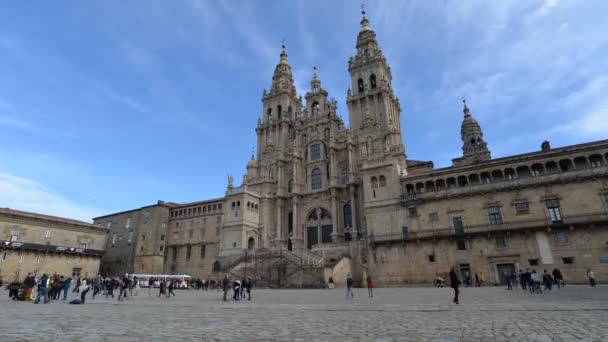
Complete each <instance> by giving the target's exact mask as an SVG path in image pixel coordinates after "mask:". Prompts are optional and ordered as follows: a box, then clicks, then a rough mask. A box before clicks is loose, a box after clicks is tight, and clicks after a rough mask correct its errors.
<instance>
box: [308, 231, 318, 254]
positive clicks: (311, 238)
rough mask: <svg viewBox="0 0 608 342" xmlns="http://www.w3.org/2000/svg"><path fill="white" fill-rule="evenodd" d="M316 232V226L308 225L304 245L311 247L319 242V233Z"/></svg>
mask: <svg viewBox="0 0 608 342" xmlns="http://www.w3.org/2000/svg"><path fill="white" fill-rule="evenodd" d="M317 234H318V233H317V227H308V230H307V234H306V237H307V239H306V245H307V246H308V249H312V246H313V245H316V244H318V243H319V235H317Z"/></svg>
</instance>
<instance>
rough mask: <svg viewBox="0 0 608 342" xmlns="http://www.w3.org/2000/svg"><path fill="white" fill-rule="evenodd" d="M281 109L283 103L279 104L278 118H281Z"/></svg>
mask: <svg viewBox="0 0 608 342" xmlns="http://www.w3.org/2000/svg"><path fill="white" fill-rule="evenodd" d="M281 109H282V108H281V105H278V106H277V118H279V119H280V118H281V111H282V110H281Z"/></svg>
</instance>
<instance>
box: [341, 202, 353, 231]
mask: <svg viewBox="0 0 608 342" xmlns="http://www.w3.org/2000/svg"><path fill="white" fill-rule="evenodd" d="M343 212H344V228H349V227H352V226H353V217H352V211H351V209H350V203H347V204H345V205H344V209H343Z"/></svg>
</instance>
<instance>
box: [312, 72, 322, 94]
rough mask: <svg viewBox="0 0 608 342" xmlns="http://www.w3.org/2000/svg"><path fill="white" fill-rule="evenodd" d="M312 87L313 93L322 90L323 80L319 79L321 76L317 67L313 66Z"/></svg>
mask: <svg viewBox="0 0 608 342" xmlns="http://www.w3.org/2000/svg"><path fill="white" fill-rule="evenodd" d="M310 89H311V90H312V92H313V93H316V92H318V91H319V90H321V80H319V76H317V67H316V66H315V67H314V68H312V81H310Z"/></svg>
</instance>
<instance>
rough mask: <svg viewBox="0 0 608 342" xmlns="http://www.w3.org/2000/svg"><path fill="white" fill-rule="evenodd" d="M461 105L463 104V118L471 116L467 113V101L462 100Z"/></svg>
mask: <svg viewBox="0 0 608 342" xmlns="http://www.w3.org/2000/svg"><path fill="white" fill-rule="evenodd" d="M462 103H463V104H464V108H463V109H462V112H463V113H464V116H465V117H467V116H471V113H470V112H469V107H467V100H466V99H462Z"/></svg>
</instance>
